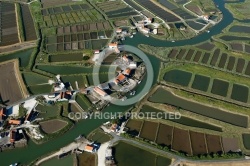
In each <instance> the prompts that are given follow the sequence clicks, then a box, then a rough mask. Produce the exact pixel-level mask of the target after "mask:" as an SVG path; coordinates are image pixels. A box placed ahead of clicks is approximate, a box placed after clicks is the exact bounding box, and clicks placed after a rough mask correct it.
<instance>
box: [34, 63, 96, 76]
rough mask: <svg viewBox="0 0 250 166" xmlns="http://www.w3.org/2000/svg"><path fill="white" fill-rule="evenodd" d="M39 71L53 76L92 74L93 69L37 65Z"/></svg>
mask: <svg viewBox="0 0 250 166" xmlns="http://www.w3.org/2000/svg"><path fill="white" fill-rule="evenodd" d="M36 68H37V69H39V70H43V71H46V72H49V73H52V74H62V75H63V74H64V75H70V74H90V73H92V70H93V69H92V68H90V67H80V66H79V67H78V66H59V65H57V66H56V65H53V66H51V65H37V66H36Z"/></svg>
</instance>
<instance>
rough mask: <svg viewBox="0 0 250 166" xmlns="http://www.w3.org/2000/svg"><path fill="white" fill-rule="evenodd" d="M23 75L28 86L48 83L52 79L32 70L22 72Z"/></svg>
mask: <svg viewBox="0 0 250 166" xmlns="http://www.w3.org/2000/svg"><path fill="white" fill-rule="evenodd" d="M22 76H23V79H24V82H25V84H26V85H27V86H33V85H37V84H44V83H48V81H49V79H50V78H48V77H45V76H42V75H39V74H36V73H32V72H24V73H22ZM50 86H51V85H50Z"/></svg>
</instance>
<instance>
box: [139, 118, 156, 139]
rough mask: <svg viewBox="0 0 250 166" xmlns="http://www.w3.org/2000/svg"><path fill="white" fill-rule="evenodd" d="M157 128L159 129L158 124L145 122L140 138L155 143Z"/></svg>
mask: <svg viewBox="0 0 250 166" xmlns="http://www.w3.org/2000/svg"><path fill="white" fill-rule="evenodd" d="M157 128H158V123H155V122H150V121H144V123H143V126H142V129H141V133H140V137H142V138H145V139H147V140H150V141H155V138H156V134H157V133H156V131H157Z"/></svg>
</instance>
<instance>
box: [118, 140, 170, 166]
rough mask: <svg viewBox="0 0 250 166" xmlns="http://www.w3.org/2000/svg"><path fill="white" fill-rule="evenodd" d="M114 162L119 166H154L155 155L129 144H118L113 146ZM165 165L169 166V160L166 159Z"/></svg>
mask: <svg viewBox="0 0 250 166" xmlns="http://www.w3.org/2000/svg"><path fill="white" fill-rule="evenodd" d="M114 149H115V155H114V157H115V160H116V161H117V164H119V166H128V165H136V166H152V165H155V160H156V159H157V156H158V155H157V154H154V153H151V152H149V151H148V150H144V149H141V148H139V147H136V146H133V145H131V144H129V143H125V142H119V143H118V144H117V145H115V146H114ZM165 161H167V162H166V163H165V165H169V164H171V160H170V159H168V160H167V159H166V160H165Z"/></svg>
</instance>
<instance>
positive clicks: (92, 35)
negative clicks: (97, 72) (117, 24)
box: [46, 21, 113, 60]
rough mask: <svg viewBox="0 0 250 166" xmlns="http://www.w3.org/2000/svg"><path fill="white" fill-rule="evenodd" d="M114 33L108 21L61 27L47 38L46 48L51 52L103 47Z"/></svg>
mask: <svg viewBox="0 0 250 166" xmlns="http://www.w3.org/2000/svg"><path fill="white" fill-rule="evenodd" d="M112 33H113V30H112V27H111V25H110V23H109V22H108V21H101V22H93V23H85V24H80V25H71V26H64V27H59V28H57V35H56V36H55V35H53V36H48V37H47V38H46V49H47V50H48V51H49V52H62V51H70V50H83V49H101V48H102V47H104V46H106V44H107V42H108V41H109V39H110V38H111V36H112ZM73 60H74V59H73Z"/></svg>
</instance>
